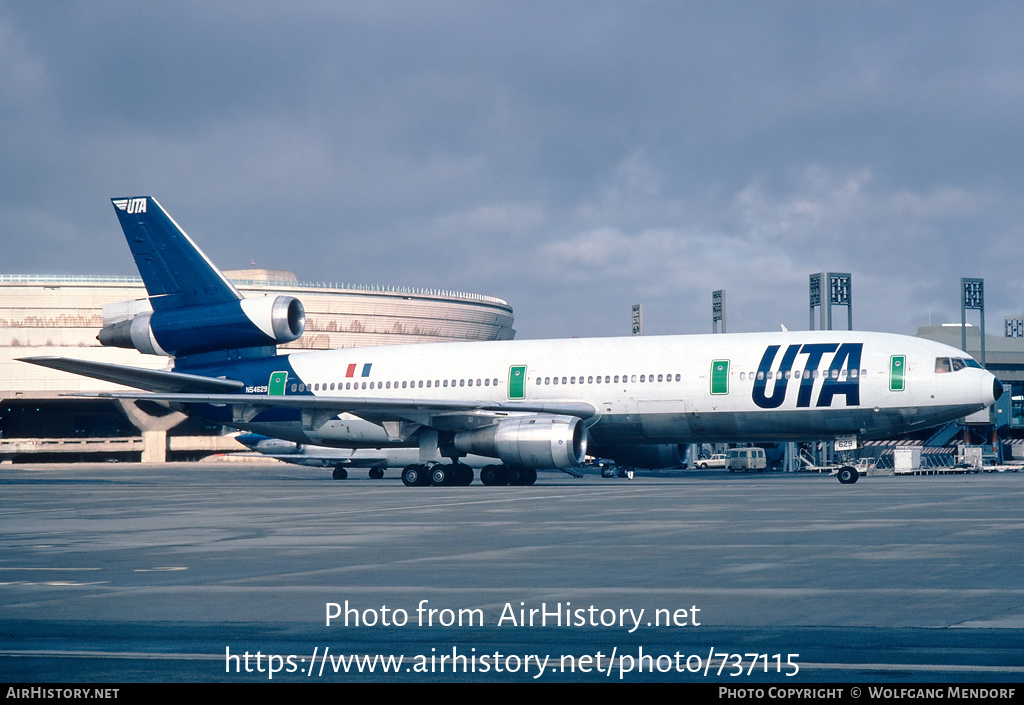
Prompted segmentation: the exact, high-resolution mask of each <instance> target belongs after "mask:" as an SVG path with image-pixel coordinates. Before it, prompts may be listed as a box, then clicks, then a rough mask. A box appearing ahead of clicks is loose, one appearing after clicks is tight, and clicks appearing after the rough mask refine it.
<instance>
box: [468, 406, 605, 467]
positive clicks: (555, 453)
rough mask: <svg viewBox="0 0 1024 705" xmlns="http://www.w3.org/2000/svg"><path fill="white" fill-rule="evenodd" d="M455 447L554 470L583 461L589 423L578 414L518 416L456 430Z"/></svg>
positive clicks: (506, 461)
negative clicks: (465, 429) (476, 427)
mask: <svg viewBox="0 0 1024 705" xmlns="http://www.w3.org/2000/svg"><path fill="white" fill-rule="evenodd" d="M454 445H455V448H456V449H457V450H459V451H461V452H464V453H476V454H479V455H487V456H490V457H492V458H493V457H498V458H501V461H502V462H503V463H505V464H506V465H510V466H514V467H524V468H534V469H537V470H554V469H558V468H568V467H574V466H576V465H580V464H581V463H582V462H583V459H584V457H585V456H586V454H587V427H586V426H585V425H584V424H583V422H582V421H580V420H579V419H578V418H576V417H575V416H516V417H513V418H508V419H503V420H501V421H499V422H498V423H496V424H494V425H493V426H487V427H485V428H479V429H477V430H475V431H465V432H462V433H457V434H455V440H454Z"/></svg>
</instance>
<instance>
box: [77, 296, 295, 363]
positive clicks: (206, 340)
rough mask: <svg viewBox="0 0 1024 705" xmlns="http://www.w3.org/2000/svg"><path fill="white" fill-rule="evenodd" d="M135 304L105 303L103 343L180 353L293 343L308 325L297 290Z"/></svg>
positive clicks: (164, 353)
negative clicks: (171, 305)
mask: <svg viewBox="0 0 1024 705" xmlns="http://www.w3.org/2000/svg"><path fill="white" fill-rule="evenodd" d="M140 303H142V304H148V302H140ZM132 308H133V306H132V304H130V303H129V304H114V305H112V306H111V307H104V311H103V314H104V315H103V319H104V320H103V329H102V330H101V331H100V334H99V335H98V336H97V338H98V340H99V341H100V344H101V345H107V346H113V347H119V348H134V349H136V350H138V351H139V352H143V353H147V354H149V355H167V356H170V357H179V356H184V355H193V354H196V353H205V352H213V351H215V350H233V349H237V348H254V347H260V346H266V345H279V344H282V343H290V342H291V341H293V340H297V339H298V338H299V336H301V335H302V333H303V331H304V330H305V328H306V312H305V309H304V308H303V307H302V302H301V301H299V300H298V299H296V298H295V297H293V296H265V297H262V298H253V299H239V300H236V301H225V302H221V303H211V304H200V305H196V306H181V307H174V308H158V309H157V310H152V308H151V307H149V306H148V305H145V307H144V308H145V309H148V310H142V311H132V310H131V309H132ZM134 308H135V309H138V308H140V306H139V305H135V306H134Z"/></svg>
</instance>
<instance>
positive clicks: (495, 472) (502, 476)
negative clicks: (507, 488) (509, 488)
mask: <svg viewBox="0 0 1024 705" xmlns="http://www.w3.org/2000/svg"><path fill="white" fill-rule="evenodd" d="M480 482H482V483H483V484H485V485H488V486H491V487H493V486H496V485H507V484H508V471H507V469H506V468H505V466H504V465H487V466H485V467H484V468H483V469H482V470H481V471H480Z"/></svg>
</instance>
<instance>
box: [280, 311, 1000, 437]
mask: <svg viewBox="0 0 1024 705" xmlns="http://www.w3.org/2000/svg"><path fill="white" fill-rule="evenodd" d="M965 357H966V355H965V353H963V352H962V351H959V350H956V349H955V348H951V347H949V346H946V345H942V344H940V343H935V342H932V341H928V340H923V339H919V338H913V337H909V336H901V335H892V334H885V333H868V332H858V331H803V332H797V331H793V332H779V333H749V334H729V335H686V336H662V337H653V336H652V337H632V338H590V339H587V338H580V339H576V338H574V339H564V340H536V341H508V342H484V343H442V344H424V345H414V346H409V345H403V346H383V347H373V348H353V349H346V350H333V351H324V352H306V353H293V354H291V355H288V356H287V358H288V361H289V363H290V367H291V368H292V371H293V372H294V376H293V377H291V378H290V379H289V380H288V383H287V385H286V388H285V390H284V393H285V395H290V394H295V393H303V392H305V393H308V392H312V394H313V395H315V396H324V397H336V398H344V397H349V396H351V397H360V398H374V399H401V400H416V399H423V400H441V401H444V400H451V401H459V400H476V401H486V402H493V403H500V402H517V401H521V402H527V403H540V402H552V403H560V402H587V403H589V404H590V405H592V406H593V407H594V409H595V410H596V412H595V414H594V415H593V416H591V417H590V418H587V419H585V421H586V423H587V425H588V426H589V434H590V438H591V443H592V444H594V445H596V446H598V447H601V446H606V445H630V444H638V445H639V444H657V443H687V442H697V441H750V442H754V441H785V440H813V439H821V438H832V437H836V436H840V435H850V434H854V435H859V436H863V437H881V436H887V435H890V434H894V433H901V432H905V431H908V430H913V429H917V428H925V427H928V426H934V425H937V424H939V423H943V422H946V421H949V420H953V419H955V418H958V417H960V416H963V415H965V414H969V413H972V412H974V411H977V410H979V409H981V408H984V407H985V406H987V405H989V404H991V403H992V402H993V401H994V398H995V392H994V391H993V386H994V384H996V385H997V384H998V383H995V382H994V377H993V376H992V375H991V374H990V373H989V372H987V371H985V370H983V369H981V368H980V367H976V366H971V367H964V368H962V369H958V370H957V371H950V372H939V371H937V360H938V359H949V358H955V359H963V358H965ZM968 359H969V358H968ZM971 362H972V363H973V361H971ZM973 364H974V365H976V363H973ZM357 413H358V412H357ZM513 413H514V412H513ZM492 416H493V414H492ZM345 418H346V417H341V418H339V420H338V421H336V422H335V423H330V424H322V425H321V426H320V427H319V428H318V429H313V428H307V429H306V430H305V433H304V435H305V436H306V438H307V440H308V441H309V442H313V443H322V444H328V445H334V444H337V445H345V444H346V443H350V442H351V441H352V434H353V433H355V432H354V431H353V430H352V425H351V424H349V425H347V426H346V424H344V423H342V422H343V421H344V419H345ZM430 419H431V423H432V425H434V426H435V427H442V428H443V414H435V415H433V416H430ZM438 419H440V421H438ZM351 421H352V422H353V423H356V424H357V425H358V423H359V422H358V420H356V419H351ZM481 422H483V419H481ZM363 423H366V422H363ZM367 425H368V426H373V427H375V428H378V429H379V428H380V427H379V426H378V425H376V424H367ZM346 428H347V430H345V429H346ZM358 433H360V434H362V433H370V434H371V435H372V434H373V432H372V431H367V430H366V428H363V429H362V430H360V431H359V432H358ZM357 435H358V434H357ZM376 435H377V438H376V439H375V440H373V441H371V439H369V438H367V439H366V441H367V442H379V440H380V437H382V436H381V434H380V433H377V434H376Z"/></svg>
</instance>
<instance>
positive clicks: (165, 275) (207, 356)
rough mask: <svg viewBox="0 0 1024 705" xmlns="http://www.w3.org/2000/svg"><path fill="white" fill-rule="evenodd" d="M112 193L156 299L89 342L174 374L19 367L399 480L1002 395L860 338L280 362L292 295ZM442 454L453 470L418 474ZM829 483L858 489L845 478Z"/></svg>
mask: <svg viewBox="0 0 1024 705" xmlns="http://www.w3.org/2000/svg"><path fill="white" fill-rule="evenodd" d="M112 200H113V204H114V208H115V212H116V214H117V216H118V219H119V220H120V223H121V227H122V229H123V230H124V233H125V237H126V238H127V240H128V245H129V247H130V248H131V250H132V254H133V255H134V257H135V262H136V265H137V266H138V268H139V273H140V274H141V275H142V278H143V281H144V282H145V284H146V290H147V292H148V293H149V302H150V305H151V309H152V310H147V311H143V312H141V313H136V314H135V315H131V316H129V317H126V318H125V319H124V320H122V321H119V322H116V323H113V324H111V325H108V326H106V327H105V328H104V329H103V330H102V331H100V334H99V340H100V341H101V342H102V343H103V344H104V345H115V346H121V347H129V348H135V349H136V350H140V351H142V352H145V353H149V354H158V355H166V356H168V357H171V358H173V366H172V369H171V370H170V371H158V370H146V369H139V368H133V367H127V366H123V365H114V364H107V363H98V362H87V361H82V360H73V359H68V358H57V357H35V358H25V360H26V361H27V362H32V363H35V364H39V365H44V366H47V367H52V368H56V369H61V370H65V371H69V372H73V373H77V374H82V375H86V376H90V377H94V378H97V379H103V380H107V381H112V382H116V383H119V384H124V385H128V386H130V387H135V388H137V389H141V390H147V391H146V392H125V393H104V394H101V395H99V396H107V397H123V398H133V399H150V400H155V401H158V402H162V403H164V404H167V405H169V406H171V407H172V408H175V409H180V410H181V411H184V412H185V413H188V414H194V415H197V416H200V417H202V418H205V419H208V420H210V421H213V422H217V423H222V424H225V425H228V426H233V427H235V428H239V429H242V430H247V431H252V432H254V433H261V434H264V435H267V436H273V437H275V438H281V439H285V440H291V441H295V442H298V443H309V444H313V445H326V446H334V447H342V448H382V447H414V448H419V449H420V458H421V462H419V463H411V464H410V465H408V466H407V467H406V468H405V469H404V470H403V473H402V479H403V481H404V482H405V483H406V484H407V485H424V484H434V485H447V484H468V483H469V482H472V479H473V474H472V472H473V471H472V469H471V468H469V467H468V466H466V465H465V464H463V463H461V462H459V458H462V457H464V456H465V455H466V454H469V453H473V454H479V455H484V456H487V457H490V458H495V459H496V460H497V461H500V462H496V463H495V464H493V465H488V466H486V467H484V468H483V469H482V470H481V471H480V480H481V482H483V483H484V484H488V485H491V484H512V485H519V484H532V483H533V482H534V481H535V480H536V476H537V474H536V471H537V470H538V469H563V468H572V467H575V466H578V465H579V464H581V463H582V462H583V460H584V456H585V455H586V453H587V452H588V450H589V452H590V453H591V454H593V455H595V456H601V457H607V458H612V459H614V460H616V461H618V462H622V463H625V464H630V465H640V466H643V467H659V465H657V463H676V462H678V457H679V453H678V448H677V445H678V444H685V443H693V442H727V441H743V442H761V441H771V442H777V441H789V440H792V441H804V440H818V439H828V438H835V437H837V436H851V435H852V436H860V437H862V438H878V437H887V436H891V435H893V434H898V433H903V432H905V431H911V430H915V429H919V428H926V427H929V426H934V425H937V424H940V423H944V422H946V421H950V420H953V419H956V418H959V417H961V416H964V415H966V414H970V413H973V412H975V411H978V410H980V409H983V408H985V407H986V406H988V405H989V404H992V403H993V401H995V399H997V398H998V397H999V395H1000V394H1001V393H1002V386H1001V385H1000V383H999V382H998V381H997V380H996V378H995V377H994V376H993V375H991V374H990V373H988V372H987V371H985V370H984V369H982V368H981V367H980V365H978V363H976V362H975V361H974V360H972V359H971V358H969V357H967V356H966V355H965V353H963V352H962V351H960V350H957V349H955V348H951V347H949V346H946V345H942V344H940V343H935V342H932V341H929V340H924V339H920V338H913V337H909V336H902V335H892V334H886V333H867V332H860V331H802V332H797V331H792V332H789V331H783V332H777V333H739V334H735V333H734V334H721V335H678V336H648V337H642V336H641V337H628V338H591V339H586V338H583V339H565V340H525V341H518V340H513V341H498V342H477V343H428V344H418V345H393V346H380V347H373V348H352V349H342V350H326V351H316V352H292V353H286V354H278V352H277V349H276V345H278V344H280V343H286V342H290V341H293V340H296V339H297V338H298V337H299V336H301V335H302V332H303V330H304V327H305V313H304V310H303V307H302V304H301V303H300V302H299V301H298V300H297V299H295V298H292V297H288V296H277V297H264V298H255V299H243V298H242V296H241V295H240V294H239V293H238V291H237V290H236V289H235V287H234V286H233V285H232V284H231V283H230V282H229V281H228V280H227V279H226V278H225V277H224V275H223V274H222V273H221V272H220V270H218V269H217V268H216V266H214V265H213V263H212V262H210V260H209V259H208V258H207V257H206V255H204V254H203V253H202V251H200V250H199V248H198V247H196V245H195V244H194V243H193V242H192V240H191V239H190V238H189V237H188V235H186V234H185V232H184V231H183V230H182V229H181V228H180V227H179V226H178V225H177V223H175V222H174V220H173V219H171V218H170V216H168V215H167V213H166V212H165V211H164V210H163V208H162V207H161V206H160V204H159V203H157V202H156V200H155V199H153V198H151V197H148V196H147V197H137V198H119V199H112ZM136 310H137V308H136ZM952 359H955V360H958V361H959V362H960V363H961V364H959V365H951V364H949V361H950V360H952ZM943 362H945V363H946V364H945V365H943V364H942V363H943ZM947 370H949V371H947ZM342 414H351V415H352V417H356V419H357V420H359V421H360V422H359V423H353V422H350V421H347V420H346V419H349V418H352V417H345V416H342ZM437 453H440V454H441V455H442V456H444V457H446V458H449V459H451V461H452V462H451V463H450V464H449V463H445V464H439V465H434V466H431V467H428V466H427V465H426V464H425V462H426V461H427V460H429V459H431V458H433V457H434V456H435V455H436V454H437ZM637 459H646V462H637ZM663 466H667V465H663ZM839 478H840V481H841V482H844V483H849V482H855V481H856V479H857V473H856V470H853V468H845V469H844V471H841V472H840V473H839Z"/></svg>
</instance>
